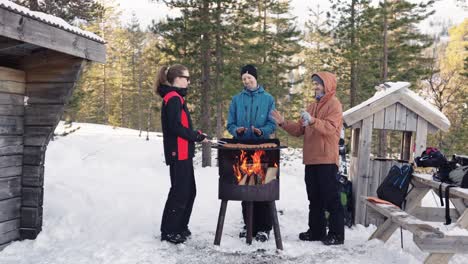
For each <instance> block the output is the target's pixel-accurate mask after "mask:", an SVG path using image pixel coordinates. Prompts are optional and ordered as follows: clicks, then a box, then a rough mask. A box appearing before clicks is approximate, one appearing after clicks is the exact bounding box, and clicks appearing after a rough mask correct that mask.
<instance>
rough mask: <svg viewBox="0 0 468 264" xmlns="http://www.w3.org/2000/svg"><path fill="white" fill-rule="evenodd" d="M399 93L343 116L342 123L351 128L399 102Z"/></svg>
mask: <svg viewBox="0 0 468 264" xmlns="http://www.w3.org/2000/svg"><path fill="white" fill-rule="evenodd" d="M400 97H401V96H400V94H399V93H391V94H389V95H387V96H385V97H382V98H380V99H379V100H376V101H375V102H372V103H370V104H368V105H366V106H365V107H363V108H361V109H359V110H358V111H355V112H352V113H350V114H346V115H343V121H344V122H345V123H346V125H347V126H352V125H354V124H355V123H357V122H359V121H361V120H364V119H365V118H367V117H369V116H372V115H373V114H374V113H377V112H379V111H381V110H383V109H385V108H387V107H388V106H390V105H393V104H394V103H395V102H398V101H399V100H400Z"/></svg>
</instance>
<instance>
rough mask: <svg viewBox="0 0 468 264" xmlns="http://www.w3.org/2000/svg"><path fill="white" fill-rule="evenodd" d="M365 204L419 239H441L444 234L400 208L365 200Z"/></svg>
mask: <svg viewBox="0 0 468 264" xmlns="http://www.w3.org/2000/svg"><path fill="white" fill-rule="evenodd" d="M363 198H364V201H365V204H366V205H367V206H369V207H371V208H373V209H374V210H376V211H378V212H379V213H381V214H382V215H384V216H386V217H388V218H390V219H391V220H392V222H394V223H395V224H397V225H399V226H401V227H403V228H404V229H406V230H408V231H410V232H411V233H413V234H414V235H415V236H418V237H419V238H422V239H425V238H443V237H444V233H443V232H441V231H440V230H439V229H437V228H435V227H433V226H431V225H429V224H427V223H426V222H424V221H421V220H419V219H418V218H416V217H414V216H412V215H410V214H408V213H407V212H405V211H403V210H401V209H400V208H398V207H396V206H393V205H386V204H376V203H373V202H369V201H367V200H365V198H366V197H363Z"/></svg>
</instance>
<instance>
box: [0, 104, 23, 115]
mask: <svg viewBox="0 0 468 264" xmlns="http://www.w3.org/2000/svg"><path fill="white" fill-rule="evenodd" d="M23 115H24V106H22V105H0V116H23Z"/></svg>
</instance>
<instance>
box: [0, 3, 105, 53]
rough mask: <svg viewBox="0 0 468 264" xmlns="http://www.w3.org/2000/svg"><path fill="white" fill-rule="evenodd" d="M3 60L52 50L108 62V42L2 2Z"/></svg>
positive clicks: (0, 36) (0, 45) (0, 42)
mask: <svg viewBox="0 0 468 264" xmlns="http://www.w3.org/2000/svg"><path fill="white" fill-rule="evenodd" d="M0 25H1V26H0V59H1V60H10V61H14V60H15V59H17V57H23V56H25V55H28V54H31V53H33V52H35V51H36V50H40V49H44V48H47V49H50V50H55V51H58V52H62V53H65V54H69V55H72V56H76V57H79V58H83V59H87V60H92V61H98V62H105V59H106V58H105V46H104V43H105V41H104V40H103V39H102V38H100V37H99V36H97V35H95V34H94V33H91V32H88V31H84V30H82V29H80V28H77V27H74V26H71V25H69V24H68V23H67V22H65V21H64V20H62V19H61V18H58V17H55V16H52V15H48V14H44V13H41V12H34V11H31V10H29V9H28V8H25V7H22V6H20V5H17V4H15V3H13V2H10V1H7V0H0Z"/></svg>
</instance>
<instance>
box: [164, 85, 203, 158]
mask: <svg viewBox="0 0 468 264" xmlns="http://www.w3.org/2000/svg"><path fill="white" fill-rule="evenodd" d="M158 93H159V95H160V96H161V97H162V98H163V102H162V107H161V123H162V130H163V142H164V156H165V158H166V164H167V165H171V164H174V163H175V162H176V161H178V160H187V159H191V158H193V156H194V154H195V144H194V142H195V141H197V142H200V141H202V140H203V139H204V138H205V137H204V136H203V135H202V134H201V132H200V131H195V130H193V127H192V120H191V118H190V113H189V111H188V109H187V104H186V103H185V100H184V98H183V97H184V96H185V94H186V89H181V88H177V87H172V86H166V85H162V86H161V87H159V90H158Z"/></svg>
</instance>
